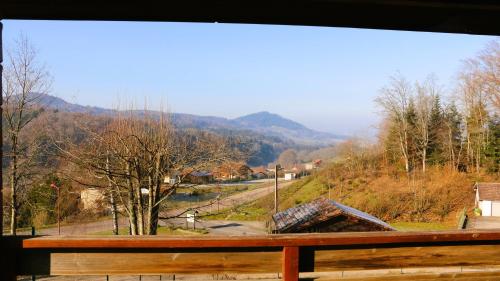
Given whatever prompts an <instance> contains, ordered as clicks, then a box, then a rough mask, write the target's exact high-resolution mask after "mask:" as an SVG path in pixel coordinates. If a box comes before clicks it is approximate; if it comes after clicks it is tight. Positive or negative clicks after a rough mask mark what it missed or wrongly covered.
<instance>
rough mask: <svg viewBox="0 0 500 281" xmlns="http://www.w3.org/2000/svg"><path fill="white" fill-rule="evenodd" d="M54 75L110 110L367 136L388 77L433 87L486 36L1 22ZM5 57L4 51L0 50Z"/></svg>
mask: <svg viewBox="0 0 500 281" xmlns="http://www.w3.org/2000/svg"><path fill="white" fill-rule="evenodd" d="M21 32H22V33H24V34H25V35H26V36H27V37H28V38H29V39H30V40H31V41H32V43H33V44H34V45H35V46H36V47H37V48H38V50H39V59H40V60H41V61H43V62H45V63H46V65H47V67H48V69H49V71H50V72H51V74H52V76H53V77H54V83H53V87H52V91H51V92H50V93H49V94H51V95H53V96H56V97H60V98H62V99H64V100H66V101H68V102H71V103H77V104H80V105H89V106H99V107H104V108H113V107H114V106H115V105H116V103H117V101H118V100H119V99H122V100H135V101H138V103H141V101H144V100H145V98H147V100H148V103H149V104H150V105H153V106H152V109H156V108H154V106H155V105H158V104H160V103H163V104H165V105H166V107H167V108H168V109H169V111H171V112H176V113H188V114H196V115H204V116H219V117H225V118H229V119H232V118H236V117H240V116H244V115H247V114H251V113H256V112H261V111H268V112H272V113H276V114H279V115H281V116H283V117H285V118H289V119H292V120H294V121H297V122H299V123H301V124H303V125H305V126H307V127H309V128H311V129H315V130H319V131H324V132H330V133H335V134H347V135H360V134H361V135H363V134H370V133H369V132H370V131H372V130H373V126H375V125H376V124H377V122H378V118H379V117H378V115H377V109H376V108H375V106H374V103H373V100H374V98H375V97H376V96H377V94H378V91H379V89H380V88H381V87H383V86H384V85H385V84H387V83H388V80H389V77H390V76H391V75H394V74H396V73H398V72H399V73H401V74H402V75H404V76H406V77H407V78H408V79H409V80H410V81H413V80H415V79H424V78H425V77H426V76H427V75H429V74H435V75H436V76H437V77H438V78H439V81H440V84H442V85H443V86H444V88H445V90H448V91H449V90H450V89H449V88H448V87H449V85H451V84H452V81H453V80H454V78H455V75H456V72H457V71H458V70H459V68H460V66H461V61H462V60H464V59H467V58H470V57H473V56H475V55H476V54H477V52H478V51H480V50H481V49H482V48H484V46H485V45H486V43H487V42H489V41H491V40H493V39H494V38H495V37H492V36H477V35H476V36H473V35H460V34H443V33H441V34H437V33H425V32H405V31H383V30H363V29H348V28H324V27H303V26H276V25H243V24H202V23H145V22H68V21H12V20H6V21H4V45H5V48H6V49H7V48H8V47H9V45H10V44H11V43H12V41H13V40H14V39H15V38H16V37H17V36H18V35H19V34H20V33H21ZM5 59H8V56H7V55H6V56H5Z"/></svg>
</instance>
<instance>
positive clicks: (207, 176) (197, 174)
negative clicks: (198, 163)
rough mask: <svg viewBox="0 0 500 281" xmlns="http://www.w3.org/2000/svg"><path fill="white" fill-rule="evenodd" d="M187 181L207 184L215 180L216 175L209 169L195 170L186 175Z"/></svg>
mask: <svg viewBox="0 0 500 281" xmlns="http://www.w3.org/2000/svg"><path fill="white" fill-rule="evenodd" d="M186 181H187V182H189V183H193V184H207V183H211V182H213V181H214V176H213V174H212V173H210V172H208V171H194V172H191V173H189V174H188V175H187V176H186Z"/></svg>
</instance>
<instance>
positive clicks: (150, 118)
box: [59, 110, 239, 235]
mask: <svg viewBox="0 0 500 281" xmlns="http://www.w3.org/2000/svg"><path fill="white" fill-rule="evenodd" d="M168 116H169V115H168V114H164V113H162V112H160V113H158V112H156V113H155V112H149V111H148V110H144V111H143V112H142V111H141V112H138V111H134V110H128V111H119V112H118V116H116V117H114V118H112V120H111V121H110V123H109V124H108V125H107V126H106V127H105V128H103V129H101V130H99V131H95V130H93V129H90V128H89V129H85V130H86V131H87V134H88V136H89V137H88V138H87V141H86V142H85V143H84V144H83V145H75V144H69V145H66V146H67V148H63V145H60V146H59V147H60V150H61V152H62V154H63V155H64V156H65V157H66V158H67V159H70V160H71V161H72V162H73V163H76V164H78V166H80V167H81V168H83V169H84V170H86V171H88V173H89V174H91V175H93V177H92V178H94V179H96V178H105V179H106V181H102V182H101V183H97V184H95V183H92V184H93V185H94V186H96V187H97V188H102V189H103V190H107V194H110V196H111V197H110V201H111V200H112V201H114V202H115V203H116V204H118V205H120V206H121V207H122V208H123V210H124V211H125V213H126V214H127V216H128V218H129V225H130V234H132V235H144V234H149V235H154V234H156V233H157V229H158V222H159V219H160V218H165V217H168V216H169V215H162V216H160V213H161V208H162V206H164V205H165V204H166V200H167V199H168V198H169V196H170V195H171V194H172V193H173V192H174V191H175V189H176V188H177V187H178V186H179V185H180V184H181V183H182V182H183V180H184V179H185V178H186V177H187V176H188V175H189V174H190V173H191V172H193V171H197V170H201V169H210V168H211V167H214V166H216V165H219V164H221V163H223V162H225V161H229V160H235V159H236V157H239V156H238V153H237V151H236V150H235V145H234V144H235V143H234V142H231V141H229V140H227V139H225V138H223V137H220V136H217V135H214V134H212V133H208V132H203V131H198V130H179V129H176V128H175V127H174V126H173V125H172V123H171V122H170V120H169V117H168ZM173 174H175V175H178V178H179V179H180V181H177V182H175V183H170V182H169V183H165V182H164V179H165V176H167V175H173ZM83 181H84V182H85V180H83ZM85 184H87V185H88V184H89V183H88V182H87V183H85ZM110 190H111V192H110ZM115 195H116V196H115ZM116 199H117V200H116ZM113 212H115V211H113V209H112V213H113ZM114 220H115V219H114ZM115 221H116V220H115ZM115 225H116V223H115Z"/></svg>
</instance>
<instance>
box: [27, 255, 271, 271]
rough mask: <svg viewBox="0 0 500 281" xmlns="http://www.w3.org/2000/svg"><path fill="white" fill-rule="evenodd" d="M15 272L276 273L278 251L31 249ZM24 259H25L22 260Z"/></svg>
mask: <svg viewBox="0 0 500 281" xmlns="http://www.w3.org/2000/svg"><path fill="white" fill-rule="evenodd" d="M20 260H23V265H20V266H18V274H19V275H31V274H36V275H124V274H125V275H126V274H130V275H158V274H169V273H177V274H200V273H203V274H211V273H278V272H280V270H281V256H280V252H211V253H190V252H178V253H161V252H156V253H154V252H153V253H148V252H135V253H130V252H129V253H126V252H119V251H117V252H111V251H110V252H52V253H49V252H46V251H41V252H32V253H29V254H25V255H23V256H22V257H21V259H20ZM24 261H26V262H24Z"/></svg>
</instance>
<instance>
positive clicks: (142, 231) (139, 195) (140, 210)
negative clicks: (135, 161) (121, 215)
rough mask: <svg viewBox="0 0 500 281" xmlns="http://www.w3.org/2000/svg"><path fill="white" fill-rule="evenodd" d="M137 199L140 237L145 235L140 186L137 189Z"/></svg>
mask: <svg viewBox="0 0 500 281" xmlns="http://www.w3.org/2000/svg"><path fill="white" fill-rule="evenodd" d="M135 197H136V200H137V231H138V234H139V235H144V204H143V203H142V193H141V185H140V184H137V186H136V187H135Z"/></svg>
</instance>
